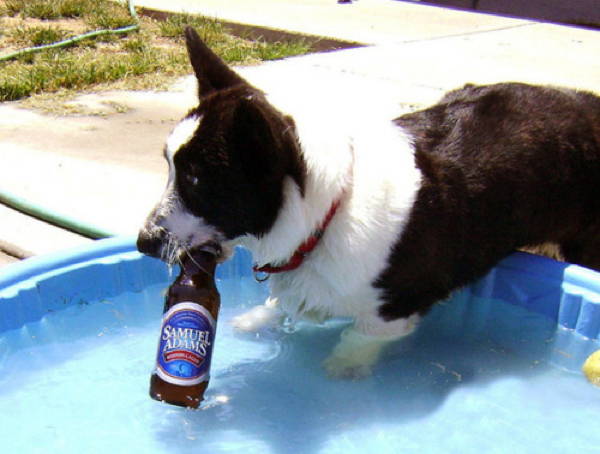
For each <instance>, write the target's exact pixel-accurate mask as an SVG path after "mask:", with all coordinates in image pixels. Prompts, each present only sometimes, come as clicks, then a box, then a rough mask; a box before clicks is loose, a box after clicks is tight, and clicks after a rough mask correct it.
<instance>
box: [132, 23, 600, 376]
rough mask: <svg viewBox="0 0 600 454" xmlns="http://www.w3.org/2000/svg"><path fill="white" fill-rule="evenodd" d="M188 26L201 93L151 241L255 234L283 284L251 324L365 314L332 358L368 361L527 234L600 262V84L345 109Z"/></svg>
mask: <svg viewBox="0 0 600 454" xmlns="http://www.w3.org/2000/svg"><path fill="white" fill-rule="evenodd" d="M185 37H186V43H187V48H188V53H189V58H190V61H191V64H192V67H193V69H194V72H195V75H196V78H197V80H198V95H199V104H198V106H197V107H195V108H194V109H192V110H191V111H190V112H189V113H188V114H187V115H186V116H185V118H183V120H181V122H180V123H179V124H178V125H177V126H176V127H175V128H174V130H173V131H172V133H171V134H170V136H169V137H168V138H167V140H166V145H165V148H164V155H165V159H166V160H167V162H168V164H169V178H168V184H167V187H166V189H165V192H164V194H163V197H162V199H161V200H160V201H159V202H158V204H157V205H156V207H155V208H154V210H153V211H152V212H151V213H150V215H149V217H148V219H147V221H146V223H145V225H144V226H143V227H142V228H141V230H140V233H139V237H138V242H137V245H138V249H139V250H140V251H141V252H143V253H145V254H148V255H152V256H155V257H160V258H162V259H163V260H165V261H167V262H175V261H177V259H178V257H179V256H181V254H184V253H186V251H188V250H190V249H193V248H195V247H197V246H199V245H201V244H204V243H206V242H208V241H216V242H219V243H220V244H221V245H222V246H223V248H224V249H225V250H231V249H232V247H233V246H235V245H243V246H244V247H246V248H248V249H249V250H250V251H251V252H252V254H253V257H254V260H255V261H256V263H257V265H256V266H255V271H256V272H257V273H260V274H261V275H263V276H268V277H269V281H268V282H269V285H270V292H271V296H270V297H269V299H268V300H267V301H266V302H265V303H264V304H262V305H260V306H257V307H256V308H254V309H252V310H250V311H249V312H248V313H246V314H243V315H241V316H239V317H237V318H236V319H235V320H234V324H235V325H236V326H237V327H238V328H239V329H242V330H257V329H260V328H261V327H262V326H264V325H265V324H270V323H275V322H277V321H278V320H280V319H281V318H282V317H283V316H284V315H287V316H290V317H292V318H293V319H297V318H299V317H309V318H316V319H324V318H327V317H338V316H342V317H350V318H351V319H352V320H353V323H352V325H351V326H349V327H348V328H346V329H345V330H344V331H343V332H342V335H341V338H340V340H339V343H338V344H337V345H336V346H335V347H334V348H333V350H332V352H331V354H330V355H329V357H328V358H327V359H326V360H325V362H324V367H325V368H326V370H327V372H328V373H329V374H330V375H331V376H334V377H346V378H358V377H363V376H366V375H368V374H370V373H371V371H372V368H373V366H374V365H375V364H376V362H377V360H378V358H379V356H380V353H381V351H382V349H383V348H384V347H385V346H386V345H387V344H388V343H390V342H393V341H395V340H397V339H400V338H402V337H404V336H407V335H409V334H410V333H411V332H413V331H414V329H415V328H416V327H417V325H418V323H419V320H420V319H421V317H423V316H424V315H425V314H426V313H427V311H428V310H429V309H430V308H431V307H432V305H433V304H435V303H436V302H438V301H440V300H444V299H445V298H447V297H448V296H449V294H450V293H451V292H452V291H454V290H456V289H458V288H460V287H463V286H465V285H467V284H469V283H471V282H473V281H474V280H476V279H478V278H480V277H481V276H483V275H484V274H485V273H487V272H488V271H489V270H490V268H492V267H493V266H494V265H495V264H496V263H497V262H498V261H499V260H501V259H502V258H503V257H505V256H506V255H508V254H510V253H511V252H512V251H514V250H515V249H517V248H520V247H524V246H530V245H537V244H543V243H548V242H551V243H556V244H557V245H558V247H559V248H560V251H561V253H562V254H563V255H564V257H565V259H566V260H568V261H571V262H575V263H579V264H581V265H584V266H588V267H591V268H595V269H600V197H599V196H598V193H599V192H600V97H598V96H597V95H595V94H593V93H590V92H584V91H576V90H571V89H566V88H554V87H542V86H534V85H527V84H522V83H500V84H495V85H487V86H476V85H465V86H464V87H462V88H460V89H457V90H454V91H451V92H449V93H448V94H446V95H445V96H444V97H442V99H441V100H440V101H439V102H438V103H437V104H435V105H433V106H432V107H429V108H426V109H424V110H421V111H417V112H412V113H408V114H405V115H402V116H400V117H398V118H383V117H382V116H381V115H378V114H377V112H372V111H366V112H365V111H360V110H361V109H358V108H357V109H356V112H347V110H348V109H347V107H346V106H345V107H344V109H343V110H345V111H346V112H344V113H345V115H340V116H339V117H338V116H337V115H330V114H329V113H325V112H335V111H336V106H328V107H326V103H327V99H323V98H322V97H321V98H319V99H318V101H317V102H314V101H310V100H308V98H307V99H306V100H303V102H300V103H295V104H294V103H288V104H286V102H284V101H282V100H281V99H277V97H273V96H271V95H269V94H267V93H265V92H263V91H262V90H260V89H257V88H255V87H253V86H252V85H251V84H250V83H248V82H247V81H246V80H244V79H243V78H242V77H241V76H240V75H239V74H237V73H236V72H235V71H234V70H232V69H231V68H229V67H228V66H227V65H226V64H225V63H224V62H223V61H222V60H221V59H220V58H219V57H218V56H217V55H216V54H215V53H214V52H212V51H211V50H210V49H209V48H208V47H207V46H206V45H205V43H203V42H202V40H201V39H200V38H199V37H198V35H197V33H196V32H195V31H194V30H193V29H192V28H187V29H186V31H185ZM291 89H293V88H291ZM340 110H342V109H340ZM340 118H343V120H340Z"/></svg>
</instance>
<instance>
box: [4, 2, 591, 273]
mask: <svg viewBox="0 0 600 454" xmlns="http://www.w3.org/2000/svg"><path fill="white" fill-rule="evenodd" d="M135 3H136V5H138V6H144V7H154V8H166V7H168V9H169V10H172V11H188V12H201V13H204V14H206V15H209V16H214V17H218V18H221V19H224V20H226V21H228V22H232V23H238V24H250V25H258V26H260V27H267V28H268V29H284V30H286V31H288V32H290V31H291V32H297V33H303V34H309V35H317V36H325V37H328V38H332V39H336V40H345V41H354V42H356V41H358V42H361V43H364V44H370V46H368V47H360V48H354V49H346V50H340V51H336V52H328V53H320V54H312V55H308V56H302V57H297V58H290V59H287V60H283V61H277V62H269V63H265V64H262V65H259V66H251V67H246V68H240V69H239V70H240V72H241V73H242V75H243V76H244V77H246V78H247V79H248V80H250V81H251V82H252V83H254V84H255V85H257V86H259V87H261V88H263V89H265V90H266V91H268V92H277V91H278V90H287V91H289V90H294V91H295V92H297V93H299V94H301V95H302V96H303V97H306V98H307V99H308V97H309V96H311V97H313V98H314V99H315V100H316V102H315V105H320V104H322V101H323V99H326V98H335V99H337V100H338V101H337V102H346V103H349V104H357V103H360V104H362V105H363V106H367V107H368V108H370V109H377V110H378V111H380V112H386V113H387V114H389V115H390V116H392V115H396V114H399V113H401V112H403V111H407V110H410V109H414V108H417V107H421V106H425V105H427V104H430V103H432V102H434V101H435V100H436V99H438V98H439V97H440V96H441V95H442V93H443V92H444V91H446V90H449V89H452V88H455V87H457V86H460V85H462V84H464V83H466V82H475V83H491V82H497V81H503V80H518V81H526V82H532V83H544V84H556V85H566V86H570V87H575V88H583V89H588V90H596V91H598V90H600V58H598V56H599V55H600V32H597V31H591V30H584V29H579V28H574V27H567V26H558V25H551V24H545V23H537V22H534V21H524V20H518V19H507V18H504V17H496V16H491V15H483V14H476V13H469V12H459V11H455V10H446V9H443V8H437V7H430V6H423V5H419V4H415V3H405V2H399V1H392V0H359V1H358V2H354V3H352V4H346V5H338V4H337V3H336V2H335V1H334V0H302V1H293V0H262V1H255V2H249V1H248V0H202V1H198V0H170V1H169V2H165V1H158V0H136V2H135ZM194 90H195V87H194V81H193V78H191V77H188V78H184V79H182V80H181V81H179V82H178V83H177V84H175V85H174V86H173V88H172V89H171V90H169V91H168V92H106V93H99V94H88V95H83V96H81V97H79V98H78V99H77V100H76V101H75V102H78V103H81V104H83V105H86V106H91V107H92V108H93V109H94V110H97V109H101V110H103V111H104V116H92V115H89V116H70V117H51V116H47V115H42V114H40V113H37V112H33V111H28V110H24V109H22V108H21V107H20V106H19V104H18V103H5V104H3V105H0V157H1V159H2V162H3V165H2V166H1V167H0V189H6V190H8V191H10V192H12V193H16V194H18V195H20V196H21V197H24V198H27V199H31V200H32V201H35V202H36V203H38V204H41V205H45V206H48V207H49V208H52V209H55V210H58V211H60V212H64V213H66V214H69V215H70V216H73V217H76V218H80V219H82V220H84V221H87V222H90V223H93V224H95V225H98V226H101V227H103V228H105V229H108V230H111V231H114V232H115V233H134V232H135V231H136V230H137V228H138V226H139V225H140V224H141V222H142V221H143V219H144V217H145V214H146V213H147V212H148V211H149V209H150V208H151V207H152V205H153V204H154V202H155V201H156V200H157V199H158V197H159V196H160V193H161V192H162V189H163V186H164V183H165V181H166V166H165V164H164V163H163V162H162V157H161V156H162V144H163V142H164V139H165V137H166V135H167V134H168V131H169V130H170V129H171V128H172V126H173V125H174V124H175V123H176V121H177V119H178V118H180V117H181V116H182V115H183V114H184V113H185V112H186V111H187V109H188V108H189V107H191V106H192V105H193V104H194V103H195V101H196V99H195V94H194ZM307 102H308V101H307ZM0 219H1V220H2V222H0V240H3V241H5V242H8V243H11V244H13V245H16V246H18V247H20V248H21V249H24V250H28V251H31V252H33V253H34V254H41V253H47V252H52V251H55V250H59V249H64V248H66V247H70V246H73V245H78V244H81V243H85V242H88V241H90V240H87V239H84V238H82V237H81V236H79V235H75V234H72V233H69V232H65V231H63V230H61V229H57V228H55V227H51V226H49V225H48V224H46V223H43V222H40V221H35V220H32V219H31V218H29V217H27V216H24V215H22V214H20V213H17V212H15V211H13V210H10V209H8V208H6V207H4V206H2V205H0ZM2 261H3V259H2V257H1V256H0V263H2Z"/></svg>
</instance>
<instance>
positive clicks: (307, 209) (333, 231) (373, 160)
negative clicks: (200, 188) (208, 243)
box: [234, 102, 421, 377]
mask: <svg viewBox="0 0 600 454" xmlns="http://www.w3.org/2000/svg"><path fill="white" fill-rule="evenodd" d="M301 104H302V105H306V104H307V103H306V102H304V103H301ZM275 105H276V106H277V107H279V108H280V109H281V110H282V111H284V112H285V113H288V114H291V115H292V117H293V118H294V121H295V123H296V127H297V131H298V136H299V140H300V143H301V146H302V153H303V155H304V159H305V161H306V164H307V170H308V175H307V179H306V191H305V194H304V197H302V195H301V194H300V191H299V190H298V187H297V186H296V185H295V183H294V182H293V181H292V180H291V179H289V180H287V181H286V183H285V188H284V191H285V197H284V200H285V202H284V206H283V207H282V210H281V212H280V215H279V216H278V218H277V221H276V223H275V225H274V226H273V228H272V230H271V231H270V232H269V233H268V234H267V235H265V236H263V237H261V238H260V239H259V238H256V237H253V236H249V237H245V238H242V239H241V241H240V243H241V244H243V245H244V246H246V247H247V248H249V249H250V250H251V251H252V253H253V256H254V259H255V260H256V261H257V262H258V263H259V264H264V263H277V262H285V261H286V260H287V259H288V258H289V257H290V256H291V255H292V254H293V252H294V251H295V249H296V248H297V247H298V245H299V244H301V243H302V242H303V241H304V240H305V239H306V238H307V237H308V236H309V235H310V233H311V232H313V231H314V230H315V229H316V228H317V226H318V225H319V224H320V223H321V222H322V220H323V219H324V217H325V215H326V213H327V212H328V210H329V208H330V207H331V204H332V203H333V202H334V201H335V200H336V199H338V198H339V199H341V201H342V203H341V205H340V207H339V209H338V211H337V213H336V215H335V217H334V218H333V220H332V222H331V224H330V226H329V228H328V229H327V232H326V234H325V236H324V237H323V238H322V240H321V242H320V244H319V245H318V247H317V248H316V249H315V250H314V251H313V252H312V253H311V254H310V255H309V256H308V258H307V259H306V261H305V262H304V263H303V265H302V266H301V267H300V268H298V269H297V270H295V271H291V272H286V273H281V274H273V275H271V277H270V279H269V285H270V287H271V295H272V298H271V300H270V301H269V302H268V304H267V305H265V306H264V307H261V308H260V309H254V310H253V311H250V312H249V313H248V314H247V315H243V316H241V317H238V318H237V319H236V320H235V321H234V324H235V325H236V326H238V327H239V328H241V329H245V330H254V329H259V327H260V325H262V324H264V323H269V322H271V321H273V320H278V318H279V317H277V315H276V311H282V312H284V313H286V314H288V315H290V316H292V317H301V316H302V314H303V313H307V311H308V313H309V314H310V315H313V316H314V314H315V313H316V314H320V316H322V317H327V316H349V317H352V318H353V319H354V320H355V323H354V326H352V327H351V328H349V329H348V330H346V331H345V334H344V335H343V336H342V338H341V340H340V343H339V344H338V345H337V346H336V347H335V349H334V351H333V353H332V355H331V356H330V357H329V358H328V359H327V360H326V361H325V366H326V368H327V369H328V371H329V373H330V374H331V375H334V376H352V377H354V376H362V375H365V374H367V373H369V371H370V368H371V366H372V365H373V364H374V363H375V362H376V361H377V358H378V356H379V353H380V351H381V349H382V348H383V346H384V345H385V344H386V343H387V342H389V341H391V340H394V339H397V338H400V337H402V336H405V335H407V334H410V333H411V332H412V331H413V330H414V328H415V326H416V324H417V322H418V316H416V315H415V316H412V317H410V318H409V319H400V320H396V321H392V322H385V321H384V320H383V319H381V318H380V317H379V315H378V312H377V308H378V307H379V306H380V305H381V304H382V303H383V301H382V300H381V298H380V291H379V290H378V289H375V288H373V286H372V285H371V284H372V283H373V281H374V280H375V279H376V278H377V276H378V275H379V274H380V273H381V271H382V270H383V269H384V268H385V267H386V266H387V259H388V256H389V254H390V252H391V250H392V247H393V245H394V243H395V242H396V241H397V239H398V238H399V236H400V234H401V232H402V229H403V227H404V225H405V223H406V221H407V219H408V215H409V211H410V209H411V207H412V204H413V202H414V200H415V197H416V193H417V191H418V189H419V187H420V182H421V173H420V171H419V170H418V169H417V168H416V167H415V163H414V153H413V147H412V144H411V143H410V140H409V139H408V137H407V136H406V135H405V134H403V132H402V131H401V130H400V129H399V128H397V127H396V126H394V125H393V123H392V122H391V121H389V119H387V118H374V117H373V115H372V112H369V118H368V119H366V118H348V117H346V116H343V115H342V114H341V113H340V112H339V111H338V112H336V113H334V114H332V113H325V112H322V114H323V115H322V116H320V115H318V114H317V113H315V109H312V110H311V111H309V112H307V111H304V110H303V109H302V108H300V109H295V110H290V108H289V106H286V107H287V108H286V107H283V108H282V107H281V104H279V105H278V104H277V103H275ZM309 105H310V104H309ZM292 109H293V107H292ZM317 110H318V109H317ZM274 302H277V303H278V304H274Z"/></svg>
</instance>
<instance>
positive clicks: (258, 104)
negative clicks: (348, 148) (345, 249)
mask: <svg viewBox="0 0 600 454" xmlns="http://www.w3.org/2000/svg"><path fill="white" fill-rule="evenodd" d="M186 39H187V44H188V49H189V52H190V58H191V61H192V64H193V67H194V70H195V72H196V75H197V76H198V79H199V86H200V88H199V94H200V98H201V103H200V106H199V107H197V108H196V109H194V110H192V111H191V112H190V113H189V114H188V116H193V115H196V116H199V117H200V118H201V125H200V128H199V129H198V131H197V133H196V134H195V135H194V137H193V138H192V140H191V141H190V142H189V143H187V144H186V145H185V146H184V147H182V148H181V149H180V150H179V151H178V152H177V153H176V154H175V160H174V164H175V168H176V172H175V174H176V176H177V180H176V185H177V189H178V191H179V194H180V195H181V198H182V199H183V201H184V203H185V206H186V207H187V208H188V209H189V210H190V211H191V212H192V213H193V214H195V215H197V216H199V217H202V218H204V219H205V220H206V222H207V223H208V224H210V225H212V226H214V227H217V228H218V229H219V230H220V231H222V232H223V233H224V234H225V236H226V237H227V239H233V238H236V237H239V236H242V235H244V234H253V235H257V236H260V235H262V234H264V233H265V232H267V231H269V230H270V228H271V227H272V225H273V223H274V222H275V219H276V217H277V214H278V212H279V209H280V207H281V205H282V198H283V181H284V178H285V177H286V176H287V175H289V176H291V177H292V178H293V179H294V180H295V182H296V184H297V185H298V187H299V188H301V190H302V191H303V189H304V178H305V174H306V169H305V164H304V161H303V160H302V158H301V155H300V149H299V144H298V141H297V138H296V136H295V132H294V131H295V128H294V124H293V121H292V119H291V118H289V117H286V116H284V115H282V114H281V113H280V112H278V111H277V110H276V109H274V108H273V107H272V106H271V105H270V104H269V103H268V102H267V100H266V99H265V97H264V95H263V93H262V92H260V91H259V90H257V89H255V88H254V87H252V86H250V84H248V83H247V82H246V81H244V80H243V79H242V78H240V77H239V76H238V75H237V74H235V73H234V72H233V71H231V70H230V69H229V68H228V67H227V65H225V63H223V62H222V61H221V60H220V59H219V58H218V57H217V56H216V55H215V54H214V53H213V52H212V51H211V50H210V49H209V48H208V47H207V46H206V45H205V44H203V43H202V42H201V41H200V39H199V38H198V35H197V34H196V32H195V31H193V29H191V28H188V29H187V30H186ZM215 106H218V108H216V107H215ZM183 176H185V177H184V178H185V180H182V177H183ZM194 178H197V180H198V181H200V182H201V184H198V185H193V184H190V181H191V180H193V179H194Z"/></svg>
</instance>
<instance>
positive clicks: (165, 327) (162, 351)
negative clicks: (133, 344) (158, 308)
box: [150, 246, 221, 408]
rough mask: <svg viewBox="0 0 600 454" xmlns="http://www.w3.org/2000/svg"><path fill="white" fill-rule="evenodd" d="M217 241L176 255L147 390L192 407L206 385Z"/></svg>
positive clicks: (212, 331) (214, 309)
mask: <svg viewBox="0 0 600 454" xmlns="http://www.w3.org/2000/svg"><path fill="white" fill-rule="evenodd" d="M218 251H219V249H218V246H215V247H213V246H206V247H202V248H200V249H197V250H195V251H194V252H193V253H190V254H188V255H187V256H186V257H185V258H183V260H182V265H181V272H180V274H179V276H178V277H177V279H176V280H175V282H173V284H172V285H171V286H170V287H169V291H168V293H167V297H166V301H165V307H164V313H163V322H162V327H161V331H160V337H159V345H158V352H157V358H156V368H155V370H154V372H153V373H152V377H151V378H150V396H151V397H152V398H153V399H156V400H160V401H164V402H168V403H170V404H173V405H179V406H181V407H190V408H198V406H199V405H200V402H202V400H203V399H204V391H205V390H206V387H207V386H208V380H209V372H210V360H211V356H212V349H213V344H214V339H215V331H216V320H217V315H218V313H219V307H220V304H221V301H220V296H219V292H218V291H217V287H216V285H215V279H214V273H215V267H216V258H217V255H218Z"/></svg>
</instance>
